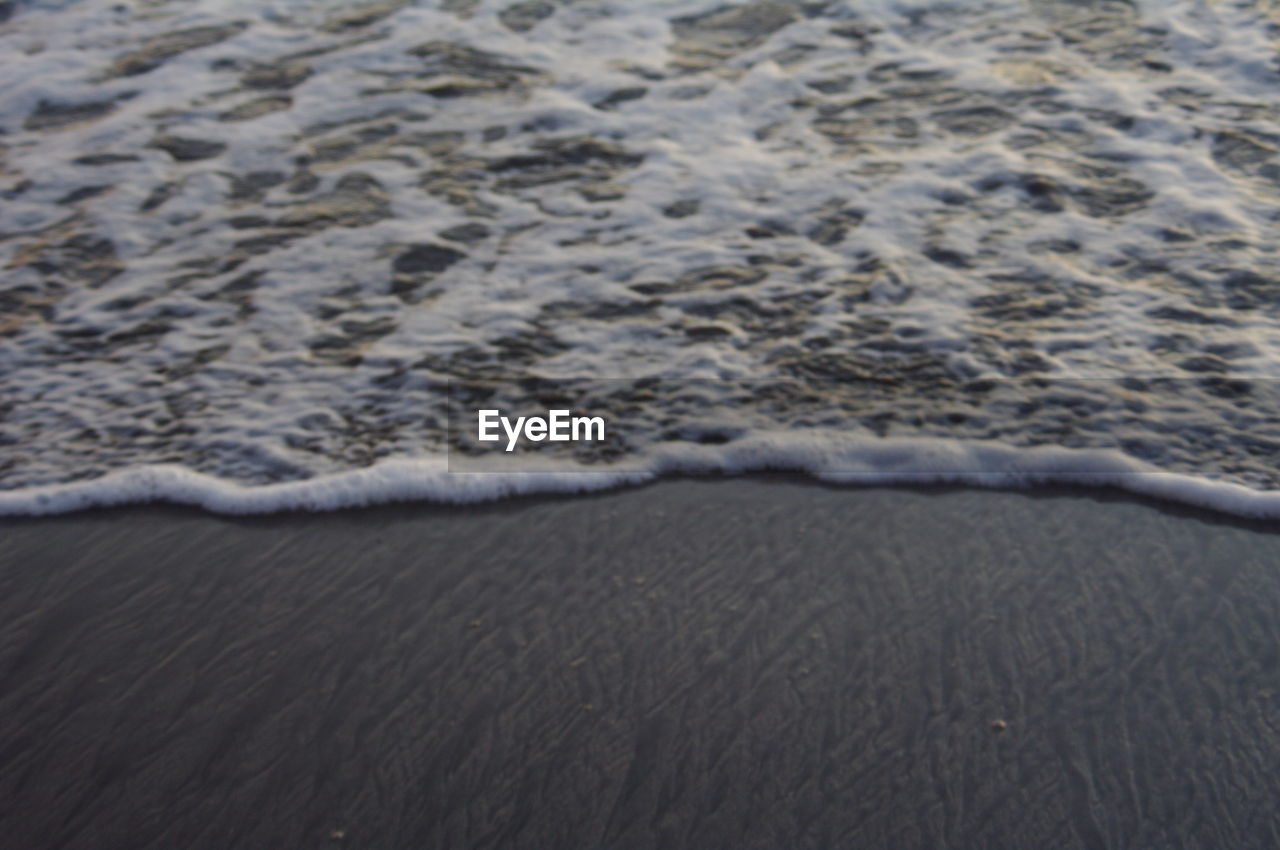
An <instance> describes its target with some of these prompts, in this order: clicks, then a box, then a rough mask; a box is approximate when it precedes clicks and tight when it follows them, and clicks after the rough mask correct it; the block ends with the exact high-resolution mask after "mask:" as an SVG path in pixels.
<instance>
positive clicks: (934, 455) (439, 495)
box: [0, 432, 1280, 519]
mask: <svg viewBox="0 0 1280 850" xmlns="http://www.w3.org/2000/svg"><path fill="white" fill-rule="evenodd" d="M633 466H634V465H632V466H629V467H628V469H627V470H626V471H611V470H609V469H608V468H607V467H603V468H602V467H588V466H578V467H576V468H571V467H567V466H565V465H563V464H557V465H555V466H551V465H543V466H542V467H541V468H539V467H537V466H531V467H530V468H529V471H521V472H512V471H509V470H508V471H501V472H497V471H495V472H465V473H461V472H450V471H449V469H448V463H447V462H446V461H445V459H443V458H432V459H420V460H394V461H385V462H383V463H379V464H376V465H374V466H372V467H368V468H366V469H360V470H354V471H350V472H341V473H337V474H334V475H324V476H319V477H316V478H313V479H308V480H305V481H295V482H289V483H284V484H269V485H263V486H244V485H240V484H235V483H231V482H227V481H223V480H220V479H218V478H215V477H213V476H210V475H205V474H202V473H199V472H193V471H191V470H189V469H184V468H182V467H180V466H175V465H155V466H141V467H135V468H131V469H125V470H121V471H118V472H113V473H110V474H108V475H105V476H103V477H102V478H98V479H94V480H92V481H84V482H75V483H70V484H58V485H51V486H41V487H31V488H25V489H21V490H11V491H6V492H0V516H48V515H55V514H66V513H72V512H75V511H81V510H86V509H90V508H106V507H113V506H120V505H133V504H146V503H157V502H158V503H167V504H175V505H189V506H193V507H199V508H203V509H205V510H207V511H211V512H213V513H219V514H270V513H279V512H286V511H333V510H340V509H346V508H356V507H366V506H371V505H381V504H389V503H395V502H430V503H443V504H454V505H464V504H474V503H478V502H487V501H494V500H498V499H504V498H511V497H517V496H530V495H535V494H568V493H588V492H596V491H602V490H609V489H614V488H619V487H624V486H627V485H636V484H643V483H648V482H651V481H654V480H657V479H658V478H661V477H673V476H680V475H695V476H705V475H744V474H749V473H753V472H762V471H790V472H801V473H807V474H809V475H812V476H813V477H814V478H816V479H818V480H820V481H824V482H827V483H831V484H844V485H853V486H874V485H879V486H883V485H902V484H909V485H922V484H963V485H970V486H976V487H986V488H999V489H1012V488H1027V487H1035V486H1044V485H1074V486H1080V485H1087V486H1090V487H1111V488H1117V489H1120V490H1124V491H1127V492H1130V493H1135V494H1139V495H1143V496H1149V497H1154V498H1158V499H1163V500H1167V501H1170V502H1177V503H1182V504H1187V505H1193V506H1196V507H1200V508H1205V509H1208V510H1212V511H1218V512H1222V513H1227V514H1233V515H1237V516H1242V517H1251V518H1265V519H1274V518H1280V492H1274V491H1273V492H1264V491H1259V490H1253V489H1250V488H1248V487H1244V486H1241V485H1239V484H1233V483H1229V482H1215V481H1209V480H1206V479H1203V478H1197V477H1194V476H1189V475H1179V474H1175V473H1168V472H1161V471H1160V470H1158V469H1157V468H1155V467H1153V466H1150V465H1148V464H1144V463H1142V462H1140V461H1136V460H1134V459H1133V458H1130V457H1126V456H1124V455H1121V454H1119V453H1117V452H1111V451H1090V450H1073V449H1061V448H1053V447H1046V448H1036V449H1017V448H1012V447H1007V446H1001V445H997V444H992V443H972V442H962V441H945V440H927V439H883V440H875V441H871V442H868V441H865V440H855V439H847V438H841V437H839V436H838V435H830V434H825V435H824V434H822V433H821V432H809V433H804V434H774V435H753V436H748V437H745V438H743V439H741V440H739V441H737V442H735V443H733V444H731V445H728V446H705V445H694V444H688V445H679V446H677V447H671V448H667V449H664V450H662V451H659V452H656V453H655V454H654V456H653V457H651V458H650V459H649V460H648V461H647V463H646V464H645V466H646V469H645V470H642V471H641V470H636V469H634V468H632V467H633Z"/></svg>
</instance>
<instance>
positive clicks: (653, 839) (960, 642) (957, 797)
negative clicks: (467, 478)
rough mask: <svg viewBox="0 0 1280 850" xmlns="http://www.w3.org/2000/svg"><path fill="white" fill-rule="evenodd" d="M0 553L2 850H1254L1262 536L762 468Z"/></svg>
mask: <svg viewBox="0 0 1280 850" xmlns="http://www.w3.org/2000/svg"><path fill="white" fill-rule="evenodd" d="M0 539H2V540H3V544H2V545H0V670H2V671H3V675H2V676H0V835H3V836H4V841H3V843H4V845H5V846H6V847H9V848H15V850H24V849H25V848H46V849H47V848H81V847H84V848H89V847H94V848H104V847H125V846H128V847H136V848H150V847H154V848H162V847H163V848H172V847H192V848H196V847H200V848H203V847H208V848H228V847H343V848H425V847H441V848H443V847H449V848H464V847H465V848H526V847H528V848H534V847H544V848H545V847H558V848H664V850H670V848H685V847H687V848H714V847H737V848H781V847H788V848H806V847H812V848H831V847H858V848H917V847H918V848H926V847H930V848H938V847H1081V848H1084V847H1088V848H1096V847H1170V848H1172V847H1262V846H1274V845H1275V844H1276V843H1278V842H1280V835H1278V834H1277V832H1278V830H1277V823H1278V821H1277V817H1276V814H1275V809H1274V801H1275V800H1276V799H1280V778H1278V777H1277V774H1276V773H1275V771H1274V770H1273V759H1272V757H1271V754H1272V753H1273V752H1274V750H1275V747H1276V746H1277V744H1278V743H1280V740H1278V736H1277V732H1276V726H1277V688H1278V687H1280V673H1278V671H1277V664H1276V662H1277V652H1278V650H1277V646H1278V645H1280V641H1278V640H1277V634H1276V632H1277V623H1278V622H1280V621H1278V620H1277V617H1276V611H1277V606H1278V605H1280V573H1278V572H1277V571H1276V570H1275V568H1274V567H1275V565H1276V563H1277V562H1278V561H1280V537H1277V536H1275V535H1274V534H1272V533H1269V532H1268V531H1266V529H1265V528H1263V527H1261V526H1250V525H1247V524H1245V523H1241V522H1235V521H1224V520H1220V519H1218V518H1216V517H1212V516H1209V515H1204V514H1196V513H1192V512H1189V511H1185V510H1181V509H1169V508H1165V507H1161V506H1156V505H1151V504H1143V503H1139V502H1135V501H1133V500H1130V499H1120V498H1118V497H1112V496H1109V495H1107V494H1105V493H1089V492H1084V491H1079V492H1074V493H1073V492H1052V493H1050V492H1040V493H1035V494H1024V493H1009V492H984V491H979V490H924V489H920V490H911V489H896V490H888V489H858V488H847V489H839V488H831V487H823V486H818V485H813V484H810V483H807V482H803V481H800V480H797V479H794V478H789V477H782V476H779V477H776V478H768V479H765V478H754V479H739V480H732V481H711V480H676V481H668V482H663V483H660V484H657V485H653V486H650V487H645V488H639V489H632V490H624V491H618V492H613V493H608V494H604V495H598V496H591V497H582V498H566V499H553V498H546V499H527V500H521V501H513V502H507V503H498V504H493V505H490V506H483V507H470V508H465V509H458V508H444V507H433V506H425V505H411V506H402V507H394V508H378V509H370V510H365V511H351V512H339V513H334V514H321V515H284V516H274V517H267V518H250V519H244V518H226V517H217V516H212V515H207V514H201V513H198V512H195V511H190V510H184V509H174V508H164V507H141V508H131V509H120V510H113V511H105V512H92V513H85V514H79V515H72V516H67V517H62V518H56V519H42V520H6V521H4V523H3V526H2V528H0Z"/></svg>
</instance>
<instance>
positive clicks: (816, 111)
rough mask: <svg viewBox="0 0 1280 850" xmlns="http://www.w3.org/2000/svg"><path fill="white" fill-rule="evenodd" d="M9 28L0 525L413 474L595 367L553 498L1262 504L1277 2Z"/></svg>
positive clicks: (434, 9) (498, 13) (382, 7)
mask: <svg viewBox="0 0 1280 850" xmlns="http://www.w3.org/2000/svg"><path fill="white" fill-rule="evenodd" d="M0 8H3V9H4V10H6V13H7V15H8V17H7V20H6V21H5V22H4V23H2V24H0V56H3V59H0V79H3V82H2V83H0V130H2V131H3V135H0V197H2V198H3V205H0V269H2V271H3V276H2V277H0V305H2V306H3V316H2V318H0V369H2V370H3V377H2V378H0V381H2V382H3V388H4V392H3V395H2V396H0V488H3V489H4V490H7V491H12V492H11V493H10V494H9V495H10V496H12V497H13V498H11V499H10V500H9V501H8V502H7V503H6V505H7V508H6V509H7V510H22V511H26V510H33V509H35V508H36V507H37V505H36V502H35V501H34V497H33V496H30V495H29V494H30V492H31V491H29V490H27V489H26V488H31V487H34V486H37V485H59V484H64V483H66V482H71V481H77V480H85V479H95V478H98V477H100V476H102V475H103V474H105V473H108V472H111V471H118V470H124V469H130V468H134V467H137V466H139V465H150V464H175V465H178V466H179V467H181V468H182V469H185V470H188V471H191V472H197V473H203V474H206V475H209V476H213V477H214V478H216V479H217V480H218V481H220V482H223V483H231V484H240V485H250V486H256V485H264V484H271V483H280V482H298V481H302V480H309V479H315V477H316V476H321V475H330V474H335V473H341V472H346V471H351V470H360V469H364V468H366V467H369V466H370V465H373V464H379V463H385V462H387V461H406V462H408V461H412V462H418V463H420V464H422V465H423V466H422V469H423V470H427V471H428V472H431V473H432V474H434V471H435V470H437V469H438V468H439V466H440V464H441V463H442V462H443V460H444V458H445V455H446V451H447V450H448V449H449V447H450V446H449V438H448V436H447V429H446V428H445V423H446V420H447V418H448V415H449V404H448V395H447V392H446V385H447V384H448V382H450V381H452V382H454V384H455V385H456V384H458V383H461V384H462V385H464V386H467V385H471V386H486V385H488V384H489V383H491V382H508V383H503V384H501V385H502V386H507V387H513V386H514V387H524V388H525V389H523V390H511V391H509V392H507V393H506V394H505V395H504V394H503V393H499V395H498V396H497V397H498V398H500V399H505V400H506V401H509V402H511V403H517V402H518V401H519V400H521V398H522V397H521V396H520V395H519V393H520V392H526V393H527V386H528V384H527V381H528V380H529V379H537V380H542V381H555V380H564V379H583V378H590V379H600V378H607V379H612V380H613V381H614V383H613V384H611V386H612V389H610V390H609V391H607V392H596V393H594V394H593V395H591V396H590V402H591V404H592V405H593V411H596V412H604V413H608V414H611V415H613V416H614V417H615V418H617V419H620V420H623V421H625V423H626V425H627V427H628V429H629V430H628V433H627V439H626V440H622V441H618V442H616V443H614V444H612V445H611V446H610V451H609V452H606V453H604V454H599V455H589V456H582V457H576V458H570V459H568V460H566V461H564V463H565V465H563V466H562V467H560V469H561V470H567V469H575V470H576V469H578V468H579V467H578V466H576V465H574V464H586V465H587V466H588V467H589V468H592V469H601V468H605V469H607V468H609V467H608V466H607V465H608V464H609V463H618V462H624V465H626V468H628V469H632V470H636V469H639V470H646V471H650V472H661V471H663V470H665V469H669V468H689V466H690V465H691V464H692V465H693V466H699V465H700V466H701V467H707V466H710V467H714V468H720V469H729V470H733V469H736V468H739V467H742V466H745V467H751V466H753V465H754V466H759V465H761V464H774V465H789V466H792V467H799V468H807V469H811V470H813V471H816V472H846V471H849V470H850V469H851V468H852V467H851V463H854V461H850V460H849V458H851V457H852V458H854V459H855V461H856V463H862V462H864V461H865V459H866V457H867V456H868V453H871V454H874V453H875V452H876V451H878V450H879V449H878V448H877V447H878V446H879V445H880V443H879V442H878V441H880V440H881V439H883V438H891V439H915V438H926V439H925V440H924V442H921V443H918V444H916V445H918V446H922V447H925V448H926V449H927V450H928V451H942V452H944V453H947V452H955V451H959V452H961V454H963V458H962V459H961V460H959V461H957V462H956V463H955V464H953V465H952V466H950V467H945V468H946V469H949V470H950V471H952V472H956V473H984V474H985V473H1008V472H1009V468H1008V464H1007V463H1006V464H1005V465H1004V466H1000V465H996V466H985V465H984V464H987V463H989V462H990V457H991V456H996V455H998V456H999V457H1006V458H1007V454H1001V453H1000V452H999V451H997V452H995V454H994V455H983V453H982V452H981V451H980V450H977V449H974V448H973V447H974V446H975V445H976V446H978V447H979V448H980V447H982V446H992V447H1032V446H1044V447H1064V448H1069V449H1073V450H1079V451H1092V452H1094V453H1093V454H1084V455H1080V456H1078V457H1077V460H1076V461H1074V462H1073V463H1074V465H1073V464H1072V463H1067V464H1063V463H1057V462H1055V463H1057V467H1056V468H1058V469H1059V470H1060V471H1061V470H1063V469H1066V470H1067V471H1075V472H1089V473H1093V472H1097V471H1098V470H1099V469H1102V470H1104V471H1106V470H1112V471H1114V470H1122V471H1123V472H1124V473H1125V474H1129V473H1132V472H1142V471H1150V470H1152V469H1158V470H1164V471H1170V472H1176V473H1179V474H1181V475H1184V476H1190V477H1191V478H1193V479H1198V480H1199V481H1200V482H1202V483H1203V482H1207V481H1212V482H1225V483H1230V484H1237V485H1243V486H1246V487H1249V488H1253V489H1260V490H1273V489H1275V488H1276V487H1277V484H1280V476H1278V475H1277V473H1276V471H1275V464H1274V462H1273V457H1274V455H1275V453H1276V451H1277V449H1280V425H1277V424H1276V423H1277V422H1280V418H1278V414H1280V398H1277V385H1276V384H1275V383H1274V379H1275V378H1277V377H1280V374H1278V373H1277V371H1276V368H1275V366H1274V363H1275V361H1276V354H1277V351H1280V320H1278V318H1277V317H1278V314H1280V313H1278V311H1280V286H1277V284H1276V255H1275V250H1276V249H1275V245H1274V240H1273V239H1272V238H1271V237H1272V234H1273V233H1274V222H1275V220H1276V218H1277V216H1278V215H1280V134H1277V132H1276V129H1275V127H1276V122H1275V119H1276V116H1277V109H1278V107H1280V86H1278V85H1277V84H1278V83H1280V73H1278V71H1277V65H1276V62H1275V59H1274V40H1275V35H1276V31H1277V30H1276V27H1277V24H1278V23H1280V6H1277V4H1274V3H1265V2H1263V3H1221V2H1215V3H1209V2H1175V3H1163V2H1160V3H1157V2H1139V3H1121V2H1090V3H1067V2H1030V3H1027V2H1016V3H1015V2H991V3H981V4H976V3H964V4H937V3H935V4H924V3H898V2H887V1H886V0H882V2H872V3H856V4H855V3H839V2H832V3H821V2H814V3H777V2H757V3H748V4H737V5H733V6H731V7H724V8H722V7H720V6H719V5H717V4H716V3H714V2H649V3H631V2H621V0H617V2H605V0H601V1H600V2H570V3H552V2H544V1H543V0H531V2H520V3H515V4H511V3H509V2H486V1H485V0H479V1H477V0H447V2H438V3H412V2H397V0H389V1H388V2H382V3H376V4H366V5H363V6H359V7H348V8H347V9H346V10H345V11H342V12H340V13H335V12H334V11H333V6H332V4H330V3H322V2H305V0H302V1H300V2H274V3H265V4H263V3H250V2H233V1H232V0H225V1H224V2H213V0H210V2H200V3H195V4H192V3H178V2H155V1H154V0H152V1H150V2H132V3H119V2H95V0H84V2H79V3H70V4H68V3H43V2H32V3H9V4H3V6H2V7H0ZM521 381H526V383H524V384H520V383H518V382H521ZM637 381H639V382H640V383H636V382H637ZM695 381H696V382H698V383H697V385H698V386H699V387H700V388H701V389H700V393H701V395H700V396H698V397H697V398H694V399H692V400H691V399H690V398H689V388H690V386H692V385H693V382H695ZM510 382H517V383H510ZM761 387H765V388H767V390H766V391H761V390H760V388H761ZM708 434H710V435H712V437H713V439H711V440H708V439H707V435H708ZM938 440H942V441H945V443H946V445H944V446H942V447H941V448H939V444H938V443H937V442H936V441H938ZM735 446H737V447H738V455H736V456H735V455H733V454H732V453H733V451H734V450H735ZM744 447H745V448H744ZM454 448H455V449H457V448H458V446H456V445H455V446H454ZM1098 451H1105V452H1110V453H1113V454H1106V455H1100V454H1097V453H1096V452H1098ZM823 452H834V453H835V454H837V455H839V456H840V457H842V458H845V460H843V461H840V462H838V463H829V464H825V463H824V462H823V461H821V460H819V461H814V460H813V459H812V458H813V456H814V454H815V453H817V454H819V455H820V454H822V453H823ZM691 453H692V454H696V460H688V458H689V457H690V456H691ZM743 457H747V458H748V459H747V460H745V461H744V460H743ZM752 458H754V460H751V459H752ZM537 459H538V458H536V457H535V458H533V460H537ZM531 462H532V461H531ZM873 465H874V464H873ZM855 466H856V464H855ZM907 466H908V467H910V470H909V471H912V472H915V473H927V472H928V471H929V470H931V469H934V468H935V466H933V465H930V462H929V461H928V460H927V459H926V458H917V459H916V460H915V461H913V462H912V463H909V464H907ZM944 466H945V465H944ZM1031 466H1033V467H1036V468H1037V469H1040V467H1037V465H1036V462H1032V463H1031ZM858 468H860V467H858ZM1041 471H1042V472H1043V469H1041ZM414 474H417V473H414ZM383 477H384V478H385V477H387V476H383ZM391 477H395V476H391ZM377 478H378V476H372V477H366V478H363V479H359V481H360V482H363V483H357V484H354V485H351V486H361V487H366V488H371V489H368V490H367V491H366V492H365V493H364V498H366V499H367V500H375V501H376V500H378V499H381V498H389V497H391V495H392V494H391V493H390V492H389V491H388V490H387V489H386V486H385V485H375V484H374V483H373V482H374V479H377ZM349 481H350V479H349ZM451 481H452V483H450V482H451ZM122 486H123V485H120V486H117V485H110V486H107V487H105V488H104V489H103V490H102V491H101V492H103V493H108V495H109V492H114V493H115V494H116V496H115V498H117V499H119V498H126V497H128V498H135V497H136V494H134V495H130V494H129V493H128V492H126V490H127V488H124V489H121V488H122ZM377 486H383V488H384V489H382V490H378V489H377ZM471 486H474V485H469V484H464V483H461V482H459V481H457V480H452V479H447V478H443V479H441V483H439V485H438V486H436V485H433V487H434V488H435V489H433V490H431V492H430V493H429V494H428V495H431V496H432V497H436V498H450V497H452V496H459V497H461V496H463V495H465V491H466V488H467V487H471ZM530 486H532V485H530V484H528V482H526V483H524V484H519V483H511V482H507V483H505V484H502V485H500V486H497V487H496V488H495V490H494V492H495V493H496V492H500V491H501V492H507V491H510V490H512V489H521V488H527V487H530ZM548 486H550V485H548ZM113 488H114V489H113ZM320 489H321V490H323V489H324V487H321V488H320ZM534 489H536V487H534ZM1174 489H1175V490H1176V488H1174ZM19 491H20V492H19ZM1215 492H1220V493H1222V494H1228V493H1229V492H1234V491H1227V490H1222V491H1215ZM1175 495H1177V494H1176V493H1175ZM95 498H96V500H97V501H111V500H112V499H111V498H109V497H108V496H102V497H100V498H99V497H95ZM1231 498H1235V497H1231ZM318 501H323V500H318ZM339 501H340V500H339ZM1201 501H1204V500H1201ZM1210 501H1212V499H1211V500H1210ZM1218 501H1219V502H1221V505H1222V506H1224V507H1227V508H1228V509H1234V508H1232V507H1231V499H1230V498H1228V496H1227V495H1223V496H1222V497H1221V498H1219V499H1218ZM1251 504H1254V505H1255V506H1256V505H1257V504H1258V503H1257V502H1256V500H1255V501H1254V502H1252V503H1251Z"/></svg>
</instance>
